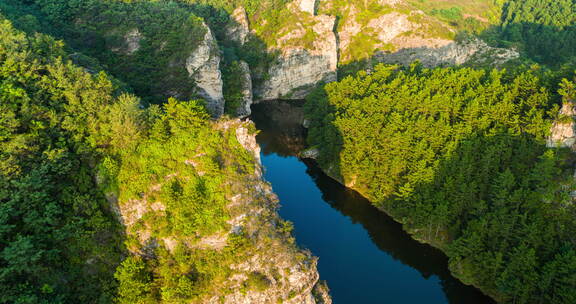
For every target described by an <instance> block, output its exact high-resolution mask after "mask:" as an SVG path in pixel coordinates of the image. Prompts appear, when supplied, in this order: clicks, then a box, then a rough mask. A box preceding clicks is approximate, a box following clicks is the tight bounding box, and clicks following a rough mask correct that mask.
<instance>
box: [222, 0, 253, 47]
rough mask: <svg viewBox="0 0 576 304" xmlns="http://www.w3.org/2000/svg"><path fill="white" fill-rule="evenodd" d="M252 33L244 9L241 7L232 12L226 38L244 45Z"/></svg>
mask: <svg viewBox="0 0 576 304" xmlns="http://www.w3.org/2000/svg"><path fill="white" fill-rule="evenodd" d="M249 33H250V23H249V21H248V15H246V10H245V9H244V7H242V6H240V7H238V8H237V9H235V10H234V12H232V16H231V20H230V22H229V24H228V26H227V27H226V37H227V38H228V39H230V40H232V41H235V42H237V43H239V44H240V45H243V44H244V43H246V40H247V39H248V34H249Z"/></svg>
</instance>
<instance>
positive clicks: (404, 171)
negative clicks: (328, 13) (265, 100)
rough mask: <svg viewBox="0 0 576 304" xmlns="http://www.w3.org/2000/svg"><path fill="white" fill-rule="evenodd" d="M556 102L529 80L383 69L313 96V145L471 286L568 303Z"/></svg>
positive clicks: (574, 248) (570, 222) (572, 262)
mask: <svg viewBox="0 0 576 304" xmlns="http://www.w3.org/2000/svg"><path fill="white" fill-rule="evenodd" d="M564 87H565V90H563V91H562V92H563V93H564V95H565V98H572V99H573V98H575V97H576V96H575V92H574V90H573V89H570V88H573V86H572V85H571V84H570V83H569V82H565V84H564ZM553 104H554V103H553V101H552V98H551V94H550V93H549V92H548V91H547V90H546V89H545V88H543V87H542V86H541V84H540V81H539V79H538V78H537V77H536V76H534V75H533V74H531V73H529V72H526V73H522V74H519V75H516V76H514V75H510V74H508V73H506V72H504V71H491V72H486V71H484V70H473V69H453V68H441V69H433V70H429V69H422V68H421V67H420V66H418V65H414V66H412V67H411V68H410V69H408V70H403V69H399V68H398V67H396V66H384V65H381V66H378V67H377V68H376V69H375V71H374V72H373V73H372V74H367V73H365V72H361V73H359V74H358V75H357V76H356V77H347V78H345V79H344V80H342V81H341V82H339V83H332V84H328V85H326V87H325V89H324V90H322V91H319V92H317V93H316V94H315V95H313V96H311V97H310V98H309V100H308V103H307V111H308V113H309V116H310V118H311V119H312V125H311V129H310V133H309V140H310V143H311V144H312V145H314V146H316V147H318V148H319V149H320V151H321V158H320V159H319V162H320V164H321V166H322V167H324V168H326V169H327V171H328V172H329V173H330V174H331V175H333V176H336V177H339V178H340V179H342V180H343V181H344V182H345V183H346V184H347V185H349V186H352V187H353V188H355V189H357V190H359V191H360V192H361V193H363V194H364V195H366V196H367V197H368V198H369V199H370V200H371V201H373V202H374V203H375V204H376V206H378V207H380V208H382V209H384V210H387V211H388V212H390V213H391V214H392V215H394V216H395V217H396V218H397V219H399V220H400V221H401V222H403V223H404V224H405V227H406V229H407V230H408V231H410V232H411V233H413V234H414V235H415V237H417V238H418V239H421V240H424V241H427V242H430V243H433V244H435V245H436V246H438V247H440V248H442V249H443V250H444V251H445V252H446V253H447V254H448V256H449V258H450V265H451V269H452V271H453V272H455V273H456V274H458V276H459V277H460V278H461V279H462V280H464V281H465V282H468V283H473V284H476V285H478V286H480V287H481V288H483V289H484V290H485V291H487V292H489V293H490V294H492V295H494V296H496V297H497V298H499V299H501V300H502V301H505V302H514V303H531V302H536V303H572V302H574V300H575V298H576V288H575V287H576V276H575V275H574V274H575V273H576V243H575V242H574V238H573V237H572V234H573V232H574V231H576V230H575V229H576V221H574V215H575V212H576V208H575V206H574V204H573V203H572V199H571V198H570V196H569V194H570V190H572V189H573V188H574V185H573V182H572V181H570V178H571V175H572V172H571V170H570V169H569V168H565V167H564V166H566V163H564V162H563V161H562V160H563V159H564V157H561V156H563V155H564V152H563V151H557V152H555V151H552V150H547V149H546V147H545V137H546V136H547V134H548V132H549V129H550V126H551V124H550V122H549V119H548V118H547V117H549V115H547V113H556V112H557V106H554V105H553Z"/></svg>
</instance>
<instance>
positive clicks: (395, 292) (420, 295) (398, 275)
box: [252, 102, 493, 304]
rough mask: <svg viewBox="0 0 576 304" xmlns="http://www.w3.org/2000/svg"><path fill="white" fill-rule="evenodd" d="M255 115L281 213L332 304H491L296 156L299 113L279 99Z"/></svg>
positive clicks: (429, 251)
mask: <svg viewBox="0 0 576 304" xmlns="http://www.w3.org/2000/svg"><path fill="white" fill-rule="evenodd" d="M253 110H254V114H253V116H252V119H253V120H254V121H255V122H256V126H257V127H258V129H259V130H261V133H260V134H259V135H258V142H259V144H260V145H261V146H262V163H263V165H264V167H265V168H266V171H265V177H266V179H267V180H268V181H269V182H270V183H271V184H272V186H273V188H274V191H275V192H276V194H278V197H279V198H280V203H281V205H282V207H281V209H280V215H281V216H282V217H283V218H284V219H286V220H289V221H291V222H293V223H294V235H295V237H296V240H297V242H298V243H299V244H300V245H301V246H302V247H304V248H308V249H310V250H311V251H312V253H313V254H314V255H315V256H317V257H319V258H320V259H319V263H318V269H319V271H320V277H321V279H323V280H326V281H327V282H328V286H329V287H330V290H331V295H332V297H333V300H334V303H335V304H348V303H351V304H353V303H362V304H364V303H367V304H369V303H430V304H432V303H466V304H475V303H493V302H492V301H491V300H490V299H489V298H487V297H486V296H484V295H482V294H481V293H480V292H479V291H478V290H477V289H475V288H473V287H469V286H465V285H463V284H462V283H460V282H459V281H458V280H456V279H455V278H453V277H452V276H451V275H450V273H449V271H448V269H447V259H446V257H445V256H444V255H443V254H442V253H441V252H440V251H438V250H436V249H434V248H432V247H430V246H427V245H423V244H420V243H418V242H416V241H414V240H412V239H411V238H410V237H409V236H408V235H407V234H406V233H405V232H404V231H403V230H402V227H401V226H400V225H399V224H398V223H396V222H394V221H393V220H392V219H391V218H390V217H388V216H387V215H385V214H384V213H382V212H380V211H378V210H377V209H375V208H374V207H372V206H371V205H370V203H369V202H368V201H367V200H366V199H364V198H363V197H361V196H360V195H359V194H357V193H356V192H354V191H352V190H348V189H346V188H345V187H343V186H341V185H340V184H338V183H337V182H335V181H333V180H332V179H330V178H329V177H327V176H325V175H324V174H323V173H322V172H321V170H320V169H318V167H317V166H316V165H315V164H314V163H313V162H309V161H302V160H300V159H298V158H297V157H296V156H295V153H294V151H297V150H299V149H301V148H302V146H303V144H304V143H303V132H304V130H303V129H302V128H301V127H300V123H301V121H302V116H301V110H300V111H299V109H298V108H294V107H293V106H292V105H289V104H287V103H281V102H277V103H275V104H264V105H257V106H255V107H254V108H253Z"/></svg>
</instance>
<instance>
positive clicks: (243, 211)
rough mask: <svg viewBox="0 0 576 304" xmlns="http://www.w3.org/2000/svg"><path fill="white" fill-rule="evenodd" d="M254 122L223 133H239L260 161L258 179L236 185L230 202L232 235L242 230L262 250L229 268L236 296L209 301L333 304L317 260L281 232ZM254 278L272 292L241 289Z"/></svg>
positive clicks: (225, 126) (226, 125) (232, 125)
mask: <svg viewBox="0 0 576 304" xmlns="http://www.w3.org/2000/svg"><path fill="white" fill-rule="evenodd" d="M250 123H251V122H241V121H239V120H233V121H229V122H225V123H223V124H221V127H220V128H222V129H235V134H236V138H237V140H238V142H239V143H240V144H241V145H242V146H243V147H244V148H245V149H247V150H248V151H249V152H251V153H252V155H254V157H255V159H256V161H257V162H258V164H257V166H256V171H255V172H254V175H252V176H250V177H248V178H246V179H244V180H242V181H233V183H235V185H234V187H233V188H234V189H237V191H236V193H234V195H233V196H232V197H231V198H230V210H231V214H232V215H233V218H232V219H231V220H230V221H229V223H230V224H231V225H232V229H231V232H234V231H242V232H243V233H245V234H247V235H250V236H251V238H252V239H253V240H254V241H255V243H256V244H259V245H258V246H259V250H258V252H253V253H252V255H251V256H249V257H248V258H247V259H245V260H244V261H243V262H241V263H238V264H234V265H232V266H231V268H232V270H233V272H234V273H235V274H234V275H232V276H231V277H230V279H229V281H228V283H227V284H228V288H229V289H230V290H232V292H231V293H229V294H227V295H226V296H224V297H213V298H211V299H210V300H209V301H207V302H208V303H225V304H238V303H240V304H241V303H246V304H248V303H280V302H281V303H293V304H320V303H326V304H330V303H331V299H330V296H329V295H328V291H327V288H326V287H325V286H324V285H323V284H322V283H321V282H319V274H318V271H317V269H316V264H317V259H316V258H314V257H313V256H312V255H311V254H310V253H309V252H307V251H302V250H301V249H299V248H297V247H296V246H295V245H294V244H292V243H291V242H292V241H289V238H290V237H289V236H286V235H285V234H283V233H282V232H279V231H278V229H277V227H279V226H282V225H284V224H283V223H284V221H283V220H282V219H280V217H279V216H278V214H277V213H276V208H277V202H278V198H277V197H276V195H275V194H274V193H273V192H272V188H271V186H270V184H268V183H267V182H265V181H264V180H263V179H262V167H261V165H260V147H259V145H258V144H257V142H256V138H255V133H254V132H251V131H250V130H251V128H250V126H249V124H250ZM287 237H288V238H287ZM251 277H252V278H253V277H259V278H260V279H261V280H263V281H265V282H266V286H268V287H267V288H265V289H261V290H252V289H249V288H248V290H246V288H243V286H246V282H247V281H248V280H250V279H251Z"/></svg>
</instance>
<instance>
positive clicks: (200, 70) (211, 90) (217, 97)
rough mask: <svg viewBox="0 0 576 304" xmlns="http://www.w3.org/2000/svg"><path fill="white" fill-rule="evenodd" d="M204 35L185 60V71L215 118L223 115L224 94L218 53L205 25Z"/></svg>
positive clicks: (214, 41)
mask: <svg viewBox="0 0 576 304" xmlns="http://www.w3.org/2000/svg"><path fill="white" fill-rule="evenodd" d="M203 26H204V27H205V28H206V34H205V35H204V39H203V40H202V42H201V43H200V45H199V46H198V47H197V48H196V50H194V51H193V52H192V53H191V54H190V55H189V56H188V58H186V70H187V71H188V74H189V75H190V77H191V78H192V79H194V82H195V84H196V87H197V93H198V94H199V95H200V96H202V97H203V98H204V99H205V100H206V102H207V106H208V109H209V110H210V112H211V113H212V115H213V116H215V117H220V116H221V115H222V114H223V113H224V94H223V92H222V91H223V89H222V86H223V83H222V74H221V72H220V51H219V49H218V45H217V43H216V40H215V39H214V36H213V35H212V31H211V30H210V28H208V26H206V24H203Z"/></svg>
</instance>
